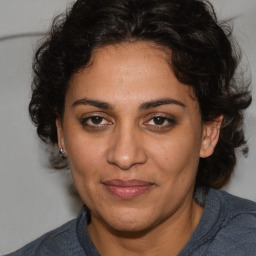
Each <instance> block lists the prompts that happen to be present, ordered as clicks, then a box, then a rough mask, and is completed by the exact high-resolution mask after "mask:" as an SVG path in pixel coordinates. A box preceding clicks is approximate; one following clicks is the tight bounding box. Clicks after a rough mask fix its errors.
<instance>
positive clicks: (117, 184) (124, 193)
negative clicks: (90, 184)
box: [102, 179, 154, 199]
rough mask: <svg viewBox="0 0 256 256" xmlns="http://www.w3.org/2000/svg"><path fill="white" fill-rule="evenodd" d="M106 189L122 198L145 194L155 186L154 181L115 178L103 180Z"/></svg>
mask: <svg viewBox="0 0 256 256" xmlns="http://www.w3.org/2000/svg"><path fill="white" fill-rule="evenodd" d="M102 184H103V185H104V186H105V187H106V189H107V190H108V191H109V192H110V193H111V194H112V195H114V196H116V197H118V198H121V199H132V198H136V197H138V196H140V195H142V194H145V193H146V192H148V191H149V190H151V188H152V187H153V186H154V184H153V183H150V182H147V181H142V180H120V179H113V180H107V181H104V182H102Z"/></svg>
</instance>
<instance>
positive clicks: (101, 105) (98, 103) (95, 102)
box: [72, 98, 113, 110]
mask: <svg viewBox="0 0 256 256" xmlns="http://www.w3.org/2000/svg"><path fill="white" fill-rule="evenodd" d="M78 105H91V106H94V107H97V108H101V109H105V110H112V109H113V107H112V106H111V105H110V104H108V103H107V102H104V101H100V100H91V99H86V98H84V99H79V100H76V101H75V102H74V103H73V104H72V107H75V106H78Z"/></svg>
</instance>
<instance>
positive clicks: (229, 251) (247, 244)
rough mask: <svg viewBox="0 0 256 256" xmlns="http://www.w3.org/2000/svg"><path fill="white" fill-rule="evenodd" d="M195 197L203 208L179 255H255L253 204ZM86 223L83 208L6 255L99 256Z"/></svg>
mask: <svg viewBox="0 0 256 256" xmlns="http://www.w3.org/2000/svg"><path fill="white" fill-rule="evenodd" d="M202 191H203V190H202ZM196 197H197V198H198V201H199V202H200V203H201V204H204V205H205V209H204V212H203V215H202V217H201V219H200V222H199V224H198V226H197V228H196V229H195V231H194V233H193V235H192V237H191V238H190V240H189V242H188V243H187V244H186V246H185V247H184V248H183V250H182V251H181V252H180V253H179V256H202V255H207V256H256V203H254V202H252V201H249V200H246V199H242V198H239V197H235V196H233V195H230V194H228V193H226V192H223V191H219V190H214V189H209V192H208V194H205V196H204V194H202V193H201V195H200V193H198V195H196ZM88 221H89V214H88V209H87V208H86V207H83V208H82V210H81V212H80V214H79V215H78V217H77V219H75V220H72V221H70V222H68V223H66V224H64V225H63V226H61V227H60V228H58V229H55V230H53V231H51V232H49V233H47V234H45V235H44V236H42V237H40V238H38V239H37V240H35V241H34V242H31V243H29V244H28V245H26V246H25V247H23V248H21V249H19V250H18V251H16V252H13V253H11V254H8V256H99V253H98V252H97V250H96V248H95V247H94V244H93V242H92V240H91V238H90V235H89V233H88V229H87V223H88ZM170 239H172V238H171V237H170ZM149 250H150V248H149Z"/></svg>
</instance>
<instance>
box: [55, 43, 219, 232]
mask: <svg viewBox="0 0 256 256" xmlns="http://www.w3.org/2000/svg"><path fill="white" fill-rule="evenodd" d="M57 128H58V138H59V147H62V148H63V149H64V151H65V154H66V155H67V157H68V159H69V163H70V169H71V172H72V176H73V180H74V183H75V186H76V188H77V190H78V192H79V194H80V196H81V197H82V199H83V201H84V202H85V204H86V205H87V206H88V207H89V208H90V210H91V215H92V221H93V220H94V219H95V220H96V219H97V220H99V221H101V222H104V223H105V224H107V225H108V226H109V227H111V228H113V229H115V230H121V231H122V230H123V231H129V230H133V231H139V230H144V229H148V228H150V227H153V226H156V225H157V224H158V223H161V222H162V221H163V220H166V219H170V218H173V216H174V215H175V214H179V212H182V211H184V209H185V208H186V207H188V205H191V202H192V200H193V199H192V195H193V189H194V184H195V177H196V173H197V167H198V162H199V157H200V156H201V157H207V156H209V155H210V154H211V153H212V151H213V148H214V145H215V141H214V138H215V137H216V136H217V135H216V133H215V135H216V136H215V137H211V138H209V137H210V136H211V134H214V133H212V131H213V130H214V129H212V128H211V127H210V125H209V126H207V125H202V121H201V116H200V110H199V105H198V102H197V101H196V100H195V97H193V93H192V91H191V89H190V88H189V87H188V86H186V85H184V84H181V83H180V82H179V81H178V80H177V79H176V77H175V76H174V74H173V72H172V70H171V68H170V64H168V61H167V56H166V54H165V53H164V51H163V50H161V49H159V48H157V47H156V46H154V45H153V44H149V43H142V42H141V43H130V44H123V45H114V46H113V45H112V46H106V47H103V48H100V49H98V50H96V51H95V52H94V55H93V64H92V65H91V67H90V68H87V69H84V70H82V71H80V72H79V73H77V74H75V75H74V78H73V80H72V81H71V84H70V88H69V90H68V92H67V94H66V99H65V113H64V117H63V120H62V122H60V121H58V120H57Z"/></svg>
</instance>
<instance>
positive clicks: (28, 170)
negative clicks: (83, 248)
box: [0, 0, 256, 255]
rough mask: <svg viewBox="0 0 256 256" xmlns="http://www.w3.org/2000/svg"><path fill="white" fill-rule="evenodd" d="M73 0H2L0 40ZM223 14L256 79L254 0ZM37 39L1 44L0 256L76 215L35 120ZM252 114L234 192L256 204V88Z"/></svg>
mask: <svg viewBox="0 0 256 256" xmlns="http://www.w3.org/2000/svg"><path fill="white" fill-rule="evenodd" d="M71 2H72V1H70V0H0V37H4V36H9V35H14V34H20V33H30V32H44V31H46V29H47V28H48V26H49V24H50V22H51V20H52V17H53V16H55V15H56V14H58V13H60V12H61V11H63V10H64V9H65V7H66V5H67V4H68V3H71ZM212 3H213V4H214V6H215V7H216V11H217V13H218V16H219V17H221V18H231V17H236V19H235V20H234V22H233V23H234V33H235V35H236V37H237V41H238V42H239V43H240V45H241V47H242V49H243V52H244V60H243V63H245V64H246V63H247V62H249V63H250V68H251V72H252V84H255V82H256V81H255V80H256V79H255V78H256V0H243V1H241V0H212ZM37 40H38V37H26V38H16V39H15V38H13V39H10V40H4V41H3V40H2V41H0V164H1V171H0V207H1V210H0V255H1V254H5V253H7V252H10V251H13V250H15V249H17V248H18V247H20V246H22V245H24V244H25V243H28V242H29V241H31V240H33V239H35V238H36V237H38V236H39V235H41V234H43V233H45V232H47V231H49V230H51V229H53V228H56V227H58V226H59V225H61V224H62V223H64V222H66V221H67V220H70V219H71V218H74V217H75V216H76V214H77V211H78V209H79V207H80V205H79V203H77V202H76V201H74V199H73V198H72V196H70V194H69V192H68V189H67V187H68V185H69V184H70V177H69V175H68V171H54V170H52V169H51V168H49V167H48V163H47V153H46V152H45V148H44V147H43V145H42V144H41V143H40V142H39V140H38V139H37V137H36V133H35V128H34V127H33V126H32V124H31V123H30V121H29V118H28V114H27V105H28V102H29V96H30V92H29V90H30V83H31V60H32V56H33V51H34V50H35V48H36V42H37ZM253 95H254V103H253V104H252V106H251V107H250V109H249V111H248V112H247V117H246V131H247V133H246V135H247V138H248V141H249V146H250V154H249V156H248V158H243V157H240V158H239V161H238V165H237V168H236V172H235V174H234V176H233V178H232V180H231V183H230V184H229V185H228V186H227V187H226V188H225V189H226V190H228V191H229V192H231V193H233V194H236V195H239V196H242V197H246V198H249V199H252V200H255V201H256V170H255V166H256V132H255V128H256V100H255V95H256V88H255V85H254V86H253Z"/></svg>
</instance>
